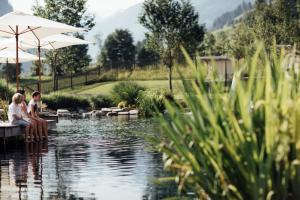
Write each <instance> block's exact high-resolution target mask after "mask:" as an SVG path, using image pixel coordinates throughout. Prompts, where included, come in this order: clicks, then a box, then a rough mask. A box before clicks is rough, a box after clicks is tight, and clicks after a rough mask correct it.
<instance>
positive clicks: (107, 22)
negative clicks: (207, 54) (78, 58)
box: [87, 0, 254, 58]
mask: <svg viewBox="0 0 300 200" xmlns="http://www.w3.org/2000/svg"><path fill="white" fill-rule="evenodd" d="M241 1H242V0H226V1H224V0H191V3H192V4H193V5H194V6H195V9H196V10H197V11H198V12H199V15H200V22H201V23H202V24H205V25H206V28H208V29H211V28H212V25H213V22H214V20H215V19H216V18H217V17H219V16H221V15H222V14H224V13H225V12H229V11H232V10H233V9H234V8H236V7H237V6H238V5H239V4H240V3H241ZM244 1H245V2H253V1H254V0H244ZM142 6H143V4H142V3H140V4H136V5H134V6H132V7H130V8H128V9H125V10H123V11H121V12H118V13H116V14H114V15H112V16H110V17H108V18H105V19H96V26H95V28H94V29H93V30H92V31H91V32H90V33H89V35H88V37H87V39H92V38H93V36H94V35H96V34H98V33H100V34H101V37H102V40H105V38H106V37H107V35H108V34H110V33H111V32H113V31H114V30H115V29H116V28H127V29H129V30H130V31H131V33H132V34H133V36H134V39H135V41H139V40H142V39H143V38H144V33H145V31H146V30H145V29H144V28H143V27H142V26H141V25H140V24H139V23H138V16H139V14H140V13H141V12H142ZM97 51H98V49H97V47H95V46H90V54H91V55H92V57H93V58H95V56H96V54H97Z"/></svg>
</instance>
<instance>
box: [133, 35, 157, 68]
mask: <svg viewBox="0 0 300 200" xmlns="http://www.w3.org/2000/svg"><path fill="white" fill-rule="evenodd" d="M136 49H137V50H136V51H137V55H136V57H137V64H138V66H140V67H145V66H149V65H156V64H157V63H158V62H159V59H160V58H159V55H158V53H156V52H155V51H154V50H153V49H151V48H148V47H147V43H146V41H145V40H144V41H141V42H138V43H137V44H136Z"/></svg>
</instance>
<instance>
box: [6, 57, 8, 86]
mask: <svg viewBox="0 0 300 200" xmlns="http://www.w3.org/2000/svg"><path fill="white" fill-rule="evenodd" d="M6 88H7V89H8V58H7V59H6Z"/></svg>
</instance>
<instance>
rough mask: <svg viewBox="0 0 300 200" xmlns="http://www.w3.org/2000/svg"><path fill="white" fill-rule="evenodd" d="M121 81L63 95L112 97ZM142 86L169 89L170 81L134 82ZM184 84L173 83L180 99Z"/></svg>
mask: <svg viewBox="0 0 300 200" xmlns="http://www.w3.org/2000/svg"><path fill="white" fill-rule="evenodd" d="M119 82H120V81H114V82H104V83H96V84H93V85H89V86H80V87H75V88H74V89H73V90H71V89H66V90H61V91H60V92H61V93H66V94H73V95H80V96H91V95H92V96H94V95H98V94H102V95H110V94H111V91H112V88H113V86H114V85H115V84H117V83H119ZM134 82H136V83H138V84H140V85H142V86H145V87H146V88H149V89H166V90H167V89H168V81H167V80H149V81H134ZM182 87H183V86H182V84H181V81H179V80H174V81H173V88H174V94H175V95H176V96H177V97H180V96H181V95H182V93H181V91H182Z"/></svg>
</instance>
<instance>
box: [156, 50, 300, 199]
mask: <svg viewBox="0 0 300 200" xmlns="http://www.w3.org/2000/svg"><path fill="white" fill-rule="evenodd" d="M184 53H185V55H186V58H187V60H188V62H189V65H190V67H191V68H192V69H193V71H194V74H195V77H194V80H195V81H185V79H184V77H181V78H182V82H183V85H184V92H183V94H184V101H185V102H186V106H187V108H188V110H189V111H190V115H186V114H183V112H184V111H185V110H186V108H183V107H181V106H178V105H180V104H178V103H175V104H176V105H175V104H174V103H172V102H168V101H166V102H165V105H166V109H167V111H168V114H169V117H168V119H166V118H165V117H163V116H161V126H162V130H163V136H165V139H164V140H163V142H161V141H160V142H159V145H158V149H159V151H161V152H162V153H163V155H164V156H163V159H164V167H165V169H166V170H168V171H172V172H173V173H174V174H175V177H174V178H175V180H176V183H177V184H178V188H179V190H180V191H185V192H193V193H194V194H195V195H196V196H197V197H198V198H199V199H250V200H251V199H253V200H259V199H300V190H299V185H300V90H299V89H300V87H299V86H300V84H299V83H300V82H299V81H300V75H299V68H298V67H297V63H296V62H295V59H293V58H295V56H296V55H295V54H289V55H287V54H286V53H285V52H281V53H280V55H279V53H278V52H277V50H276V48H273V50H272V52H271V53H268V54H267V53H266V52H265V51H264V48H263V46H262V45H260V46H259V47H258V48H257V51H256V54H255V55H254V56H253V57H251V58H247V59H245V60H244V61H243V64H240V66H241V67H240V69H237V70H236V72H235V75H234V79H233V83H232V86H231V88H230V90H229V91H228V90H227V88H226V86H224V84H221V83H218V82H212V83H211V84H210V86H209V88H208V87H207V85H206V84H205V74H204V73H203V71H202V69H204V68H205V67H204V66H203V65H201V64H200V67H198V68H196V66H195V65H194V64H193V62H192V61H191V59H190V58H189V57H188V56H187V54H186V52H184ZM245 74H247V75H248V76H247V78H245V77H244V75H245Z"/></svg>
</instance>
